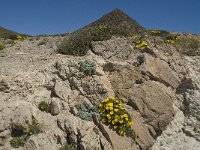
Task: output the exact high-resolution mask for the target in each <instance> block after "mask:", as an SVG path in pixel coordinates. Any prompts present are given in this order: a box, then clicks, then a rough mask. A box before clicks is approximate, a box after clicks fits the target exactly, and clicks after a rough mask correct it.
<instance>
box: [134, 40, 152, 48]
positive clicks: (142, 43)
mask: <svg viewBox="0 0 200 150" xmlns="http://www.w3.org/2000/svg"><path fill="white" fill-rule="evenodd" d="M135 48H150V46H149V44H148V43H147V42H146V41H143V40H139V41H138V42H136V44H135Z"/></svg>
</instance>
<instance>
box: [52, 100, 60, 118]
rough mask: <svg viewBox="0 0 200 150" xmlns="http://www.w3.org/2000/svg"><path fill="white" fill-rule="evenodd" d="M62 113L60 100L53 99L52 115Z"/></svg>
mask: <svg viewBox="0 0 200 150" xmlns="http://www.w3.org/2000/svg"><path fill="white" fill-rule="evenodd" d="M60 111H61V104H60V99H59V98H52V100H51V104H50V112H51V114H52V115H58V114H59V113H60Z"/></svg>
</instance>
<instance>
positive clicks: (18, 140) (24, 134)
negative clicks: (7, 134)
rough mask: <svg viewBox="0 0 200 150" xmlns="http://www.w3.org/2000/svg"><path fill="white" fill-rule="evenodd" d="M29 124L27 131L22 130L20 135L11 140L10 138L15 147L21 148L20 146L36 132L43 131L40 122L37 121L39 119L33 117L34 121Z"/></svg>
mask: <svg viewBox="0 0 200 150" xmlns="http://www.w3.org/2000/svg"><path fill="white" fill-rule="evenodd" d="M27 124H28V128H27V130H26V131H20V132H21V133H20V134H19V135H16V136H14V137H13V138H12V139H11V140H10V145H11V146H12V147H14V148H19V147H23V146H24V144H25V142H26V141H27V139H28V138H29V137H30V136H31V135H34V134H38V133H41V132H42V129H41V127H40V125H39V123H38V122H37V120H36V119H35V118H34V117H32V122H31V123H29V122H27Z"/></svg>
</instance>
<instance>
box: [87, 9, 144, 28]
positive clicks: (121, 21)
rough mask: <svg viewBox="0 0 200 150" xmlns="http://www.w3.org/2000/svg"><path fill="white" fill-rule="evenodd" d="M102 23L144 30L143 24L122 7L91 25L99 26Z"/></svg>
mask: <svg viewBox="0 0 200 150" xmlns="http://www.w3.org/2000/svg"><path fill="white" fill-rule="evenodd" d="M101 24H106V25H107V26H109V27H117V28H126V29H128V30H134V31H139V30H144V28H143V27H142V26H141V25H139V24H138V23H137V22H136V21H135V20H134V19H132V18H131V17H129V16H128V15H127V14H125V13H124V12H122V11H121V10H120V9H115V10H113V11H112V12H110V13H108V14H106V15H104V16H103V17H101V18H100V19H98V20H97V21H95V22H93V23H91V24H90V25H89V26H99V25H101Z"/></svg>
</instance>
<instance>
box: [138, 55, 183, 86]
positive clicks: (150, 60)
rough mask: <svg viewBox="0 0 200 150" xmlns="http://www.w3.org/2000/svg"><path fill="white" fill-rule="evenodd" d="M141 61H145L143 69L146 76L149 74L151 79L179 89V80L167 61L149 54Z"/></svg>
mask: <svg viewBox="0 0 200 150" xmlns="http://www.w3.org/2000/svg"><path fill="white" fill-rule="evenodd" d="M141 59H143V62H144V63H143V64H142V66H141V67H142V68H141V69H142V71H143V72H144V73H145V74H148V75H149V76H150V78H152V79H154V80H156V81H159V82H161V83H163V84H165V85H166V86H172V87H173V88H177V86H178V85H179V78H178V77H177V75H176V73H175V72H174V71H173V70H172V69H171V68H170V67H169V65H168V64H167V63H166V62H165V61H163V60H160V59H158V58H154V57H152V56H151V55H149V54H144V55H143V56H142V58H141Z"/></svg>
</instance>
